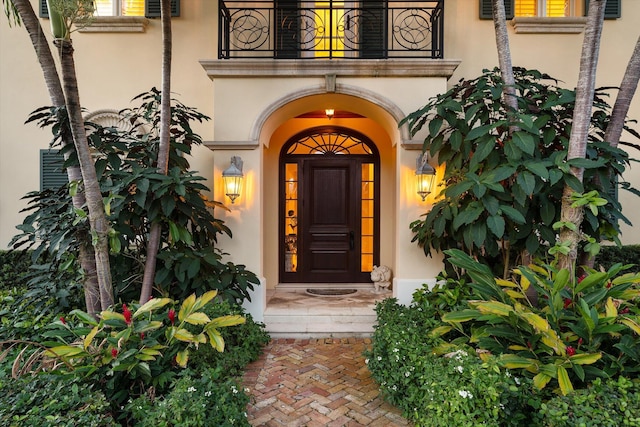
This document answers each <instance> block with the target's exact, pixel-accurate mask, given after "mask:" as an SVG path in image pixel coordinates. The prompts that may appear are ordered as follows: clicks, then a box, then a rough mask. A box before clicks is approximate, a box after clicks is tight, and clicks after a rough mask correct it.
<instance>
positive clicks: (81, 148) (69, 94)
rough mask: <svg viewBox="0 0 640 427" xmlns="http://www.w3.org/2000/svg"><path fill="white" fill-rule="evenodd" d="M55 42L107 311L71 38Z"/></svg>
mask: <svg viewBox="0 0 640 427" xmlns="http://www.w3.org/2000/svg"><path fill="white" fill-rule="evenodd" d="M54 43H55V44H56V46H57V47H58V51H59V54H60V65H61V70H62V79H63V90H64V94H65V100H66V106H67V114H68V115H69V124H70V126H71V134H72V135H73V141H74V143H75V147H76V152H77V153H78V160H79V162H80V171H81V172H82V182H83V186H84V192H85V197H86V201H87V208H88V209H89V223H90V225H91V234H92V242H93V248H94V251H95V261H96V276H97V279H98V288H99V294H100V306H101V308H102V310H106V309H107V308H109V307H110V306H112V305H113V284H112V283H111V269H110V265H109V241H108V230H109V224H108V223H107V218H106V216H105V211H104V204H103V200H102V193H101V192H100V185H99V183H98V177H97V175H96V169H95V165H94V162H93V159H92V157H91V151H90V149H89V144H88V142H87V135H86V131H85V127H84V120H83V118H82V110H81V107H80V95H79V93H78V81H77V78H76V71H75V63H74V59H73V45H72V43H71V40H65V39H56V40H55V41H54Z"/></svg>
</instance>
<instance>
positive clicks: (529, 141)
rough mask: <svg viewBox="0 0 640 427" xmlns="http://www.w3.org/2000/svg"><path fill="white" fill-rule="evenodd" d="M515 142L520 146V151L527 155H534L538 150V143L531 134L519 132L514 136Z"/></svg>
mask: <svg viewBox="0 0 640 427" xmlns="http://www.w3.org/2000/svg"><path fill="white" fill-rule="evenodd" d="M512 137H513V138H512V140H513V142H514V143H515V144H516V145H517V146H518V148H519V149H521V150H522V151H524V152H525V153H527V154H528V155H530V156H531V155H533V152H534V151H535V149H536V142H535V140H534V138H533V135H531V134H530V133H529V132H525V131H518V132H514V133H513V135H512Z"/></svg>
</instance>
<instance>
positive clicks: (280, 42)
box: [274, 0, 300, 58]
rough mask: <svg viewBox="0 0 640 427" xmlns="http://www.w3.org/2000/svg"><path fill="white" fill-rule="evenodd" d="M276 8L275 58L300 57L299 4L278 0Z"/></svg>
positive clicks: (290, 0)
mask: <svg viewBox="0 0 640 427" xmlns="http://www.w3.org/2000/svg"><path fill="white" fill-rule="evenodd" d="M275 7H276V23H275V27H276V28H275V33H276V43H275V44H276V45H275V52H274V54H275V57H276V58H298V57H300V4H299V2H298V0H278V1H276V3H275Z"/></svg>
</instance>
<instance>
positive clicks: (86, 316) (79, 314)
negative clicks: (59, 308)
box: [69, 310, 124, 326]
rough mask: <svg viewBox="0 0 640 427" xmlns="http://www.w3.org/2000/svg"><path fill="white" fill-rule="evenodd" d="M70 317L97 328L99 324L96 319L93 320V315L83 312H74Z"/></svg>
mask: <svg viewBox="0 0 640 427" xmlns="http://www.w3.org/2000/svg"><path fill="white" fill-rule="evenodd" d="M103 313H104V312H103ZM69 315H73V316H76V317H77V318H78V319H80V321H82V322H83V323H88V324H89V325H91V326H96V325H97V324H98V322H97V321H96V319H94V318H93V316H92V315H90V314H89V313H86V312H84V311H82V310H72V311H71V312H70V313H69ZM123 320H124V317H123Z"/></svg>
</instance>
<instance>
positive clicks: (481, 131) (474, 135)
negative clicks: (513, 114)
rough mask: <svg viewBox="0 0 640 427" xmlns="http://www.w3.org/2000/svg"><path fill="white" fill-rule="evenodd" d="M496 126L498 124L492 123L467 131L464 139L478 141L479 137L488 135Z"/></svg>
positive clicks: (498, 124)
mask: <svg viewBox="0 0 640 427" xmlns="http://www.w3.org/2000/svg"><path fill="white" fill-rule="evenodd" d="M498 126H500V123H492V124H489V125H483V126H478V127H476V128H473V129H471V130H470V131H469V133H467V137H466V139H467V140H468V141H473V140H474V139H478V138H480V137H481V136H484V135H487V134H489V132H491V131H492V130H493V129H495V128H496V127H498Z"/></svg>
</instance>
